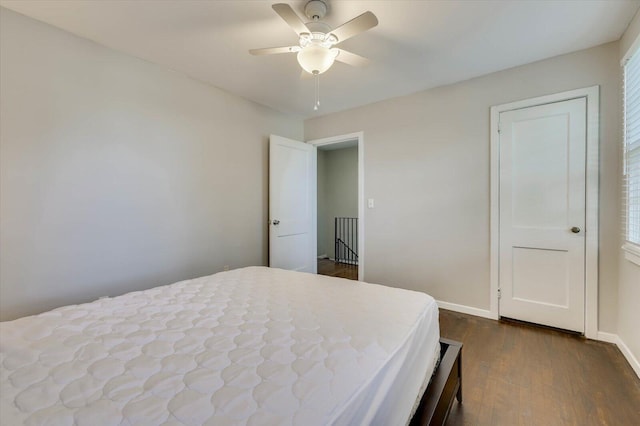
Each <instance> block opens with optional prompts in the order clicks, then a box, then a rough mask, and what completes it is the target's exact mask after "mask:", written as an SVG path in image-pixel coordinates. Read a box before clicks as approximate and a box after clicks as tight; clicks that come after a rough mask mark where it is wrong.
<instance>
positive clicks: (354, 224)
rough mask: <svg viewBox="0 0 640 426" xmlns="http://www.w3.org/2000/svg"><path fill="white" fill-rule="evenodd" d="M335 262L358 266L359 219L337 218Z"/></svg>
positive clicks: (335, 227)
mask: <svg viewBox="0 0 640 426" xmlns="http://www.w3.org/2000/svg"><path fill="white" fill-rule="evenodd" d="M334 233H335V261H336V262H340V263H348V264H351V265H357V264H358V218H357V217H336V218H335V226H334Z"/></svg>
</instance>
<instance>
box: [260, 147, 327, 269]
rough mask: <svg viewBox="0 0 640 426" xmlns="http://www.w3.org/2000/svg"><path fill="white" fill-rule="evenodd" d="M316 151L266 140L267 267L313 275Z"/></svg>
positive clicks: (315, 258)
mask: <svg viewBox="0 0 640 426" xmlns="http://www.w3.org/2000/svg"><path fill="white" fill-rule="evenodd" d="M316 155H317V152H316V147H315V146H313V145H309V144H306V143H303V142H298V141H294V140H291V139H286V138H283V137H281V136H275V135H271V137H270V140H269V266H271V267H273V268H282V269H290V270H293V271H303V272H311V273H314V274H315V273H316V272H317V267H318V265H317V256H316V251H317V246H316V232H317V231H316V181H317V175H316Z"/></svg>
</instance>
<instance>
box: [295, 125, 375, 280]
mask: <svg viewBox="0 0 640 426" xmlns="http://www.w3.org/2000/svg"><path fill="white" fill-rule="evenodd" d="M352 140H357V141H358V251H359V253H358V280H359V281H364V132H356V133H348V134H346V135H338V136H330V137H328V138H322V139H313V140H310V141H307V143H308V144H311V145H315V146H316V147H319V146H324V145H333V144H336V143H341V142H347V141H352Z"/></svg>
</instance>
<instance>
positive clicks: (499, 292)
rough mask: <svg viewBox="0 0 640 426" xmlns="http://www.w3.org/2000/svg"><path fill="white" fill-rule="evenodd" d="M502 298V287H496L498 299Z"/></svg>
mask: <svg viewBox="0 0 640 426" xmlns="http://www.w3.org/2000/svg"><path fill="white" fill-rule="evenodd" d="M500 299H502V289H498V300H500Z"/></svg>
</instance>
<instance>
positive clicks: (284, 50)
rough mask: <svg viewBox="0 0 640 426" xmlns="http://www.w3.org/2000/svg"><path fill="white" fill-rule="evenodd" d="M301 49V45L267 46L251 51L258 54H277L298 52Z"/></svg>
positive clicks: (250, 51)
mask: <svg viewBox="0 0 640 426" xmlns="http://www.w3.org/2000/svg"><path fill="white" fill-rule="evenodd" d="M299 51H300V46H283V47H265V48H262V49H251V50H249V53H251V54H252V55H256V56H261V55H276V54H278V53H296V52H299Z"/></svg>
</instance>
